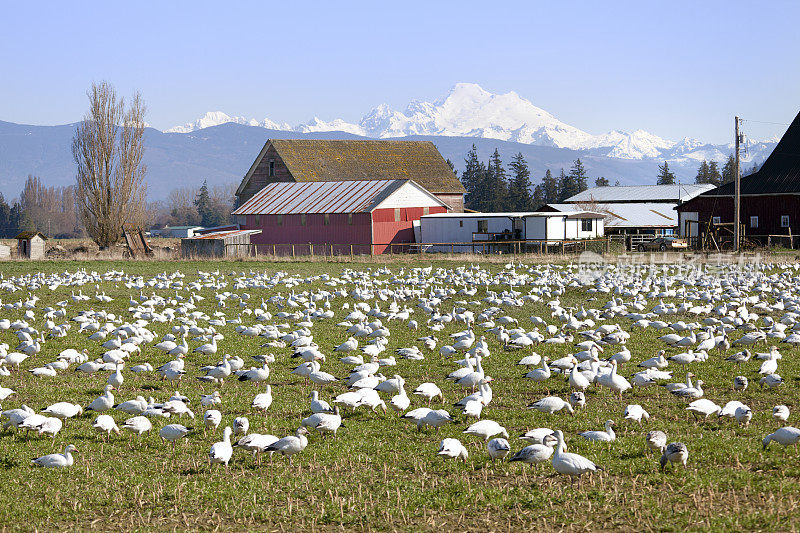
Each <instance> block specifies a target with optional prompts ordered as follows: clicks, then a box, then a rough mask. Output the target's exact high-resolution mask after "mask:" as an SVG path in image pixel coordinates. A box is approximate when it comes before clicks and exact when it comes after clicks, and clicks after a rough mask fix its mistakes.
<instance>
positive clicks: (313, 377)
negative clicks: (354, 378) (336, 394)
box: [290, 370, 338, 462]
mask: <svg viewBox="0 0 800 533" xmlns="http://www.w3.org/2000/svg"><path fill="white" fill-rule="evenodd" d="M308 379H309V381H311V382H312V383H314V384H316V385H328V384H330V383H335V382H336V381H338V379H337V378H336V376H334V375H332V374H328V373H327V372H323V371H322V370H316V371H314V372H311V373H310V374H308ZM290 462H291V458H290Z"/></svg>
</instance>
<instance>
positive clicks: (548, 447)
mask: <svg viewBox="0 0 800 533" xmlns="http://www.w3.org/2000/svg"><path fill="white" fill-rule="evenodd" d="M557 442H558V441H557V440H556V437H555V436H554V435H552V434H549V435H546V436H545V437H544V441H543V442H542V443H537V444H530V445H528V446H525V447H524V448H522V449H521V450H520V451H518V452H517V453H515V454H514V455H513V456H512V457H511V459H509V460H508V461H509V462H512V461H521V462H523V463H526V464H529V465H535V464H539V463H544V462H546V461H549V460H550V458H551V457H552V456H553V446H555V445H556V443H557Z"/></svg>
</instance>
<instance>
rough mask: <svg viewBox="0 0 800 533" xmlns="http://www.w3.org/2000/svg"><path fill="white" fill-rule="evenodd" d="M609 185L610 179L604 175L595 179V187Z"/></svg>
mask: <svg viewBox="0 0 800 533" xmlns="http://www.w3.org/2000/svg"><path fill="white" fill-rule="evenodd" d="M609 185H610V183H609V182H608V179H606V178H604V177H603V176H600V177H599V178H597V179H596V180H594V186H595V187H608V186H609Z"/></svg>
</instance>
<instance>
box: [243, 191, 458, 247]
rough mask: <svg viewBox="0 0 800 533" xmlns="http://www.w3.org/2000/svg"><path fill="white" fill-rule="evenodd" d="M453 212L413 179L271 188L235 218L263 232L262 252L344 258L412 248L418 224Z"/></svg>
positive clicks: (256, 239)
mask: <svg viewBox="0 0 800 533" xmlns="http://www.w3.org/2000/svg"><path fill="white" fill-rule="evenodd" d="M448 211H449V208H448V206H447V204H445V203H444V202H443V201H442V200H440V199H439V198H437V197H436V196H434V195H433V194H431V193H430V192H428V191H427V190H425V189H424V188H423V187H421V186H420V185H418V184H417V183H415V182H414V181H412V180H368V181H367V180H364V181H321V182H313V181H312V182H304V183H291V182H289V183H286V182H284V183H271V184H268V185H266V186H265V187H263V188H262V189H261V190H260V191H259V192H257V193H256V194H255V195H254V196H252V197H251V198H250V199H249V200H247V201H246V202H245V203H244V205H242V206H241V207H239V208H238V209H236V210H235V211H234V212H233V214H234V215H236V216H237V218H238V220H239V224H240V226H241V228H242V229H248V230H250V229H254V230H261V233H260V234H257V235H253V236H252V237H251V242H252V243H253V244H256V245H260V246H257V249H259V251H260V252H262V253H272V252H273V250H274V252H275V253H277V254H289V253H291V254H295V255H300V254H309V253H312V252H313V253H315V254H336V255H341V254H350V253H354V254H370V253H374V254H381V253H384V252H386V251H387V249H388V248H389V245H390V244H394V245H397V244H408V243H413V242H414V221H418V220H419V219H420V217H421V216H422V215H427V214H432V213H446V212H448ZM273 246H274V247H275V248H273ZM397 251H400V249H399V248H398V249H397Z"/></svg>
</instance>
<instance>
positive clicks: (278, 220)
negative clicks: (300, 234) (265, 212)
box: [275, 215, 283, 226]
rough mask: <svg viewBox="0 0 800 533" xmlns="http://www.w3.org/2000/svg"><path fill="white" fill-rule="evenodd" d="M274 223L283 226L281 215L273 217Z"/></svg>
mask: <svg viewBox="0 0 800 533" xmlns="http://www.w3.org/2000/svg"><path fill="white" fill-rule="evenodd" d="M275 224H276V225H277V226H283V215H278V216H277V218H276V219H275Z"/></svg>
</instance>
